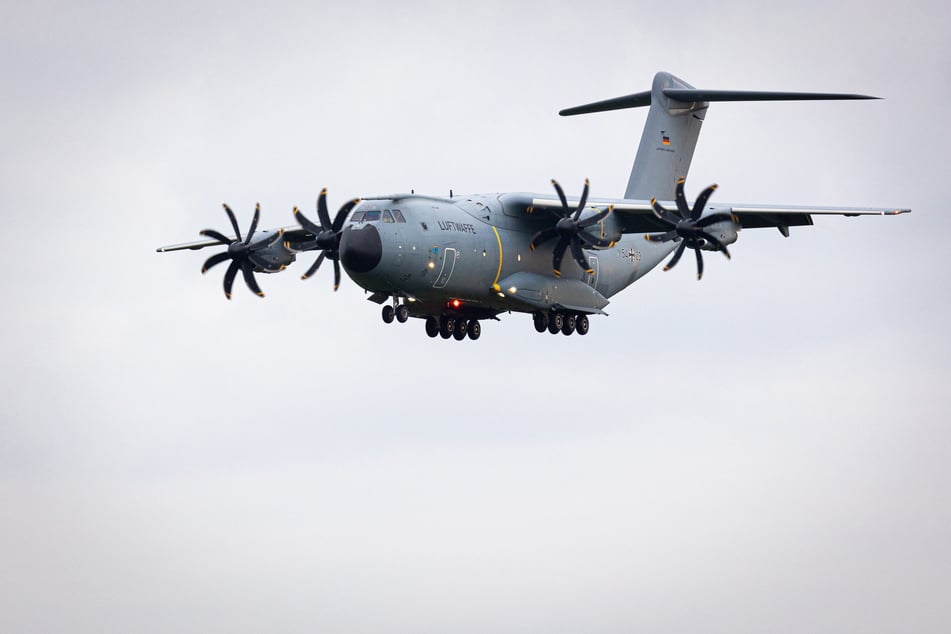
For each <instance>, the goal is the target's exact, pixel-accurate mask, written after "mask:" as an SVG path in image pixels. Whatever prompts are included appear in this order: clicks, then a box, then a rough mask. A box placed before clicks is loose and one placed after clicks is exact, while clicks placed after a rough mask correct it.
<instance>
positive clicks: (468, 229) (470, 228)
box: [439, 220, 476, 235]
mask: <svg viewBox="0 0 951 634" xmlns="http://www.w3.org/2000/svg"><path fill="white" fill-rule="evenodd" d="M439 228H440V229H442V230H443V231H462V232H463V233H471V234H473V235H474V234H475V232H476V230H475V225H469V224H463V223H461V222H453V221H451V220H440V221H439Z"/></svg>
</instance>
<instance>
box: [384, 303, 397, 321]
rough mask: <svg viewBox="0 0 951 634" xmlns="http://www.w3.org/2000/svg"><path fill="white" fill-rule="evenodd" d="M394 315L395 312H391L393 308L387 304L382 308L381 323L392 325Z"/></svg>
mask: <svg viewBox="0 0 951 634" xmlns="http://www.w3.org/2000/svg"><path fill="white" fill-rule="evenodd" d="M395 315H396V311H395V310H393V307H392V306H390V305H389V304H387V305H386V306H384V307H383V323H386V324H392V323H393V317H394V316H395Z"/></svg>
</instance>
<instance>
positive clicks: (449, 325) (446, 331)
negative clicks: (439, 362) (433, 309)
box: [439, 317, 456, 339]
mask: <svg viewBox="0 0 951 634" xmlns="http://www.w3.org/2000/svg"><path fill="white" fill-rule="evenodd" d="M455 325H456V322H455V321H453V320H452V319H447V318H445V317H443V318H442V319H440V320H439V336H440V337H442V338H443V339H448V338H449V337H451V336H452V331H453V330H455Z"/></svg>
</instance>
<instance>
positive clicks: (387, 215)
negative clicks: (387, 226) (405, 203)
mask: <svg viewBox="0 0 951 634" xmlns="http://www.w3.org/2000/svg"><path fill="white" fill-rule="evenodd" d="M383 222H393V214H391V213H390V210H389V209H384V210H383Z"/></svg>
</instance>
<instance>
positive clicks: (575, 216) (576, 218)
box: [528, 179, 614, 277]
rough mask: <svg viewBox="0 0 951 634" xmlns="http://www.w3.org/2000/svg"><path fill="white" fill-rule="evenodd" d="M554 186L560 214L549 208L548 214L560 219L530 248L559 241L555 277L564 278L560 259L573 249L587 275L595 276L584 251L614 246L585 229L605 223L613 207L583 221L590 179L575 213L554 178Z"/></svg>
mask: <svg viewBox="0 0 951 634" xmlns="http://www.w3.org/2000/svg"><path fill="white" fill-rule="evenodd" d="M551 184H552V185H554V186H555V191H556V192H558V198H559V199H560V200H561V212H560V213H559V212H558V211H555V210H554V209H549V211H551V213H552V214H553V215H554V216H555V217H557V218H558V222H557V223H556V224H555V226H554V227H549V228H547V229H542V230H541V231H539V232H538V233H536V234H535V235H534V236H532V242H531V244H529V245H528V246H529V249H531V250H532V251H534V250H535V247H537V246H539V245H540V244H542V243H544V242H547V241H548V240H551V239H553V238H558V243H557V244H555V248H554V250H553V252H552V258H551V264H552V268H554V269H555V275H556V276H557V277H561V260H562V258H563V257H564V255H565V251H566V250H567V249H568V248H569V247H570V248H571V255H572V257H573V258H574V259H575V261H576V262H577V263H578V265H579V266H580V267H581V268H582V269H583V270H584V272H585V273H589V274H590V273H594V271H593V270H592V269H591V265H590V264H588V259H587V258H586V257H585V255H584V248H586V247H588V248H590V247H602V248H604V247H610V246H612V245H613V244H614V243H613V242H612V241H611V240H605V239H603V238H599V237H597V236H595V235H592V234H591V233H589V232H587V231H585V229H586V228H588V227H590V226H591V225H595V224H597V223H599V222H601V221H602V220H604V219H605V218H606V217H607V216H608V214H610V213H611V212H612V211H613V210H614V205H610V206H608V208H607V209H602V210H600V211H599V212H598V213H597V214H595V215H593V216H589V217H588V218H585V219H584V220H581V219H580V218H581V212H582V211H584V207H585V203H587V201H588V186H589V183H588V179H585V181H584V190H583V191H582V192H581V200H580V201H579V202H578V207H577V208H576V209H574V210H572V209H570V208H569V207H568V199H567V198H565V192H564V190H563V189H562V188H561V185H559V184H558V182H557V181H555V180H554V179H552V181H551Z"/></svg>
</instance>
